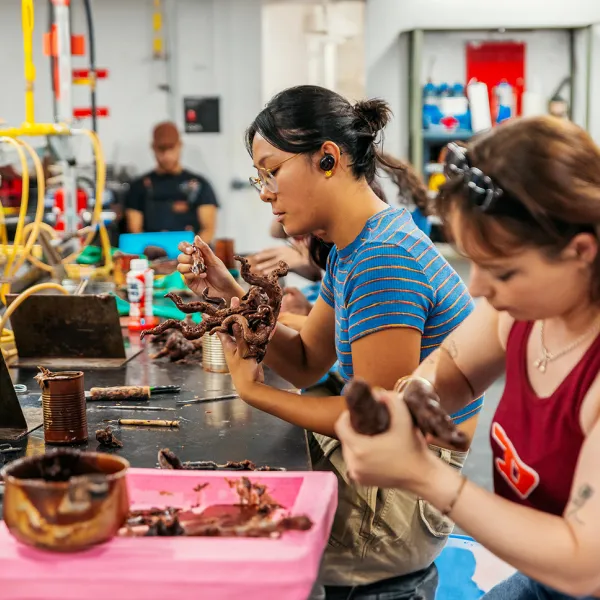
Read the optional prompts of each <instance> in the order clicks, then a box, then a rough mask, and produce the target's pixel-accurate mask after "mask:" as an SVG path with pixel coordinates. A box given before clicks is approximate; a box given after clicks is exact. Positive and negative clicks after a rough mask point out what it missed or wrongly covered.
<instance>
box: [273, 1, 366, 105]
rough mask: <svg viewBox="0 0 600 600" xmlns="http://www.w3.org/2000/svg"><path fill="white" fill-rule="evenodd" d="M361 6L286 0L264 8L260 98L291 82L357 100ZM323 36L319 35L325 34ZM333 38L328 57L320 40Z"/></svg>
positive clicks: (361, 76) (361, 68)
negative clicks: (317, 86) (330, 90)
mask: <svg viewBox="0 0 600 600" xmlns="http://www.w3.org/2000/svg"><path fill="white" fill-rule="evenodd" d="M364 13H365V5H364V3H363V2H360V1H357V0H344V1H337V2H334V3H331V4H329V5H328V7H327V10H324V8H323V5H322V4H321V3H320V2H307V1H306V0H304V1H303V0H290V1H285V2H266V3H265V4H264V6H263V21H262V23H263V45H262V60H263V99H264V101H265V102H267V101H268V100H269V98H271V96H273V95H274V94H275V93H277V92H279V91H281V90H282V89H285V88H287V87H291V86H294V85H302V84H314V85H323V86H326V87H329V88H331V89H334V90H336V91H337V92H339V93H340V94H342V95H343V96H346V97H347V98H350V99H353V100H356V99H359V98H362V97H364V93H365V51H364ZM325 33H326V34H327V35H324V34H325ZM327 36H329V37H330V38H331V39H335V49H334V51H333V52H332V56H331V60H328V59H327V58H326V51H325V40H326V37H327Z"/></svg>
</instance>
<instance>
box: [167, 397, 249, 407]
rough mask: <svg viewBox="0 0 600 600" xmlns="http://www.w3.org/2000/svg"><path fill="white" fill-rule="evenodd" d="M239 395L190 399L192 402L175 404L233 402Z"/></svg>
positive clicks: (181, 401) (179, 401) (184, 401)
mask: <svg viewBox="0 0 600 600" xmlns="http://www.w3.org/2000/svg"><path fill="white" fill-rule="evenodd" d="M239 397H240V395H239V394H224V395H222V396H212V397H210V398H192V400H178V401H177V402H175V404H178V405H182V404H200V403H201V402H213V401H215V400H233V399H234V398H239Z"/></svg>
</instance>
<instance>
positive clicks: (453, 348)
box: [442, 340, 458, 360]
mask: <svg viewBox="0 0 600 600" xmlns="http://www.w3.org/2000/svg"><path fill="white" fill-rule="evenodd" d="M442 350H445V351H446V352H447V354H448V356H449V357H450V358H451V359H452V360H454V359H455V358H457V357H458V346H457V345H456V342H455V341H454V340H446V341H445V342H444V343H443V344H442Z"/></svg>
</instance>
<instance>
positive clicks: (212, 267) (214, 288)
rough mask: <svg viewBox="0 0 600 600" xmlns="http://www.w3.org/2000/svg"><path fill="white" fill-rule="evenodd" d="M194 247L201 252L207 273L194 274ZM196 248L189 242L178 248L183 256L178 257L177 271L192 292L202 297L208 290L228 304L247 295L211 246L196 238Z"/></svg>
mask: <svg viewBox="0 0 600 600" xmlns="http://www.w3.org/2000/svg"><path fill="white" fill-rule="evenodd" d="M194 246H195V247H196V248H198V249H199V250H200V253H201V254H202V259H203V260H204V266H205V267H206V271H205V272H204V273H199V274H198V275H195V274H194V273H192V264H193V263H194V258H193V252H194ZM194 246H192V244H189V243H188V242H181V243H180V244H179V246H178V249H179V250H180V251H181V254H180V255H179V256H178V257H177V263H178V264H177V270H178V271H179V272H180V273H181V274H182V275H183V278H184V279H185V282H186V284H187V286H188V287H189V288H190V290H192V292H194V293H195V294H197V295H198V296H200V295H201V294H202V292H203V291H204V290H205V288H208V289H209V295H210V296H214V297H219V298H225V300H226V301H227V302H229V301H231V298H233V297H239V298H241V297H242V296H243V295H244V294H245V292H244V289H243V288H242V287H241V286H240V285H239V284H238V282H237V281H236V280H235V278H234V277H233V275H232V274H231V273H230V272H229V271H228V269H227V267H226V266H225V265H224V264H223V262H222V261H221V260H220V259H219V258H217V256H216V255H215V253H214V252H213V251H212V250H211V249H210V247H209V245H208V244H207V243H206V242H204V241H203V240H202V239H201V238H200V236H196V237H195V239H194Z"/></svg>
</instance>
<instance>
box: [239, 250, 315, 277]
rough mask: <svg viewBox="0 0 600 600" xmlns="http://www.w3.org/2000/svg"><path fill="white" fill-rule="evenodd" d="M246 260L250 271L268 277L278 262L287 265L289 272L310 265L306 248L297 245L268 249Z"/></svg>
mask: <svg viewBox="0 0 600 600" xmlns="http://www.w3.org/2000/svg"><path fill="white" fill-rule="evenodd" d="M248 260H249V261H250V265H251V267H252V270H253V271H255V272H256V273H258V274H259V275H268V274H269V273H270V272H271V271H272V270H273V269H274V268H275V267H276V266H277V263H278V262H279V261H280V260H282V261H284V262H285V263H287V265H288V266H289V268H290V270H291V271H297V270H298V269H300V268H302V267H306V266H310V265H311V262H310V258H309V256H308V248H305V247H302V246H300V245H298V244H294V245H293V246H277V247H275V248H268V249H267V250H263V251H262V252H258V253H257V254H255V255H254V256H251V257H249V259H248Z"/></svg>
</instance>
